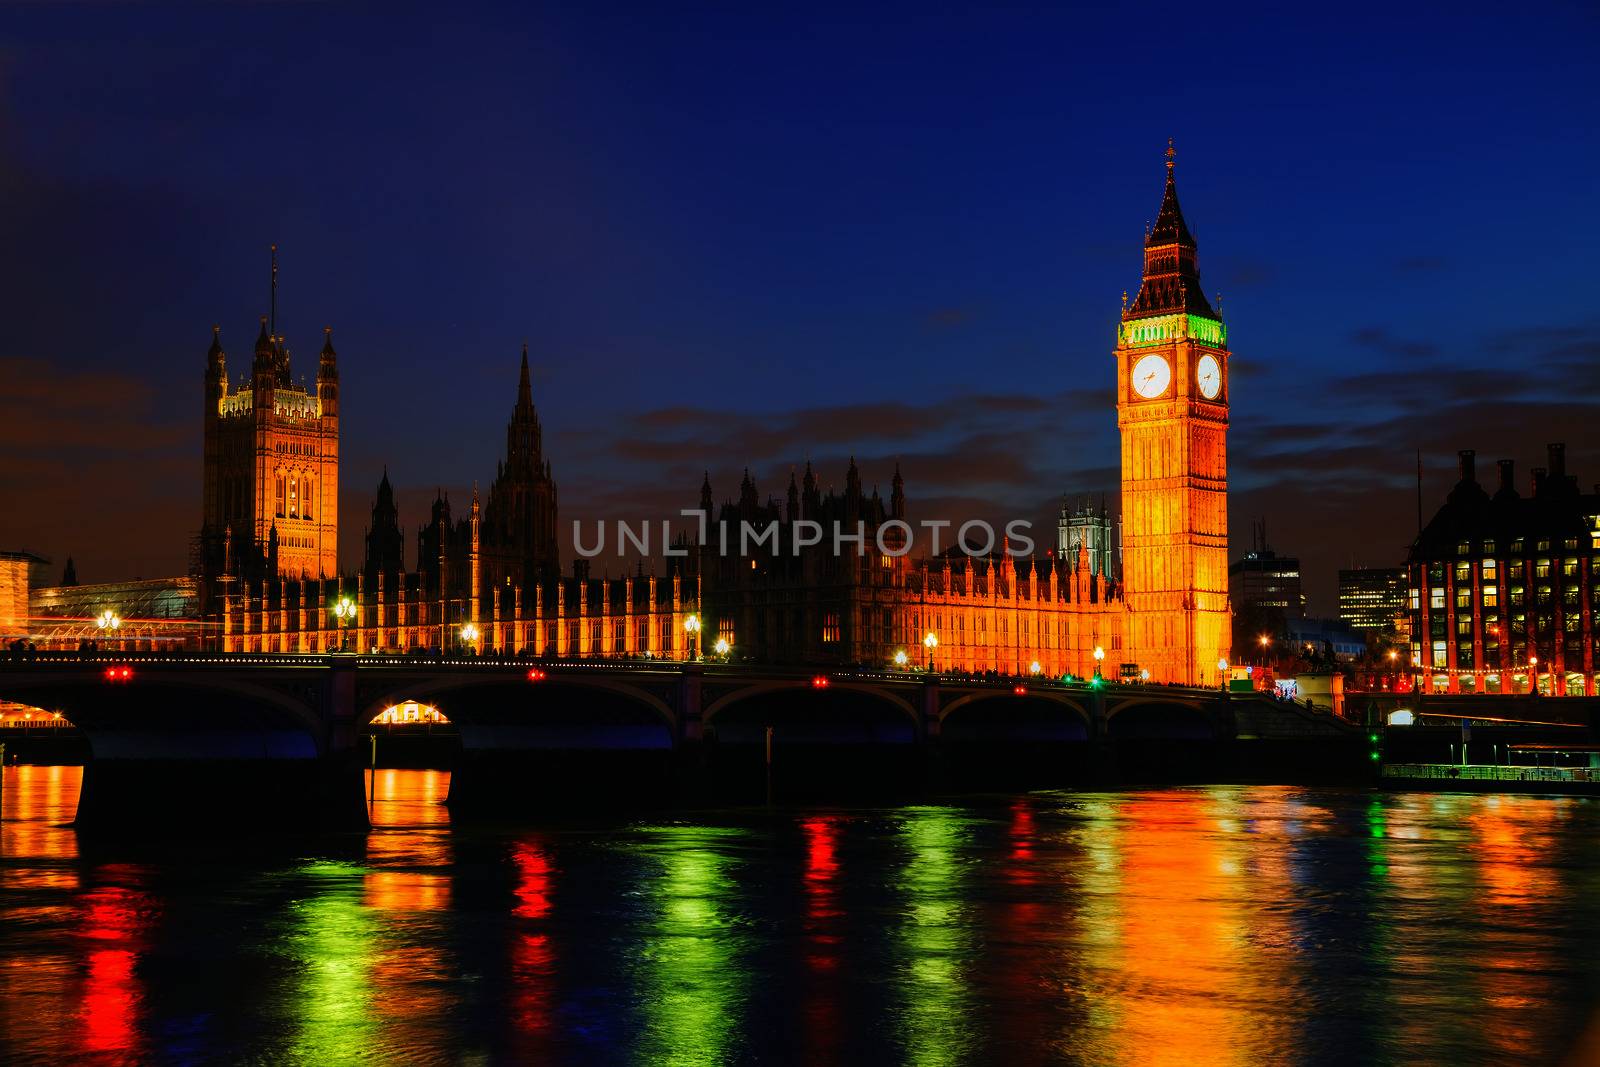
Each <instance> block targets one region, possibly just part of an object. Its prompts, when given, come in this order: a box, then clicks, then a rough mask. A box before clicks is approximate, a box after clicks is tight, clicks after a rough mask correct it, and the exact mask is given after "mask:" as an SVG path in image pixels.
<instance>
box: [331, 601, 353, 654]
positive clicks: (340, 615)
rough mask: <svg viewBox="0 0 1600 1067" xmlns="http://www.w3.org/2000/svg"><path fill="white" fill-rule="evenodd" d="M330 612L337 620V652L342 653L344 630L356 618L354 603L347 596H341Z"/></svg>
mask: <svg viewBox="0 0 1600 1067" xmlns="http://www.w3.org/2000/svg"><path fill="white" fill-rule="evenodd" d="M332 610H333V617H334V618H335V619H338V620H339V651H340V652H343V651H344V645H345V636H344V633H345V630H344V628H345V627H346V626H348V625H350V623H351V622H352V621H353V620H354V619H355V617H356V605H355V601H353V600H351V599H350V598H349V597H347V596H342V597H340V598H339V599H338V600H337V601H336V602H335V603H334V605H333V609H332Z"/></svg>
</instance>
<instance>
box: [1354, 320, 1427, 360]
mask: <svg viewBox="0 0 1600 1067" xmlns="http://www.w3.org/2000/svg"><path fill="white" fill-rule="evenodd" d="M1350 339H1351V340H1352V341H1354V342H1355V343H1356V344H1358V345H1360V346H1361V347H1363V348H1370V349H1372V350H1373V351H1375V352H1382V353H1383V354H1384V355H1388V356H1403V357H1406V358H1408V359H1417V358H1427V357H1429V356H1433V355H1436V354H1437V353H1438V351H1439V348H1438V346H1437V345H1435V344H1433V343H1432V342H1431V341H1408V340H1406V339H1404V338H1399V337H1394V336H1393V335H1391V334H1390V333H1389V332H1388V331H1387V330H1385V329H1384V328H1383V327H1381V326H1366V327H1363V328H1362V329H1359V330H1357V331H1356V332H1355V333H1353V334H1351V335H1350Z"/></svg>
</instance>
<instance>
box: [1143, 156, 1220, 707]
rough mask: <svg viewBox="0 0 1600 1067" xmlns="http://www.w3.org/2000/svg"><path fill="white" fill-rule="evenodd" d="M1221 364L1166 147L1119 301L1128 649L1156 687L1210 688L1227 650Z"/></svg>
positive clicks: (1216, 323) (1215, 316) (1214, 322)
mask: <svg viewBox="0 0 1600 1067" xmlns="http://www.w3.org/2000/svg"><path fill="white" fill-rule="evenodd" d="M1228 358H1229V353H1228V334H1227V327H1226V326H1225V325H1224V324H1223V322H1222V317H1221V315H1220V314H1219V313H1218V312H1216V311H1214V310H1213V309H1212V307H1211V304H1210V302H1209V301H1207V300H1206V297H1205V293H1204V292H1203V291H1202V290H1201V288H1200V274H1199V269H1198V267H1197V265H1196V246H1195V240H1194V236H1193V235H1192V234H1191V233H1190V232H1189V227H1188V225H1187V224H1186V223H1185V222H1184V218H1183V212H1182V211H1181V210H1180V208H1179V206H1178V190H1177V185H1176V182H1175V178H1174V175H1173V151H1172V149H1171V147H1170V146H1169V147H1168V149H1167V185H1166V191H1165V194H1164V195H1163V197H1162V200H1161V211H1160V214H1159V215H1158V216H1157V217H1156V223H1155V226H1154V227H1153V228H1152V229H1151V231H1150V233H1149V234H1148V236H1146V238H1145V250H1144V278H1143V280H1142V282H1141V283H1140V286H1139V292H1138V295H1137V296H1135V298H1134V300H1133V302H1132V303H1127V302H1126V298H1124V306H1123V309H1122V322H1121V324H1120V325H1119V327H1118V331H1117V346H1116V360H1117V427H1118V429H1119V430H1120V431H1121V435H1122V534H1123V543H1122V567H1123V582H1124V584H1125V587H1126V590H1127V591H1126V593H1125V596H1126V600H1127V641H1128V644H1129V646H1130V647H1131V648H1132V649H1133V650H1134V658H1135V659H1136V660H1137V661H1138V663H1139V664H1140V666H1141V667H1143V668H1145V669H1148V670H1149V671H1150V674H1151V677H1152V679H1153V680H1155V681H1157V682H1175V683H1181V684H1188V685H1206V684H1216V683H1217V682H1219V681H1220V678H1221V671H1220V670H1219V667H1218V663H1219V661H1220V660H1222V659H1223V658H1225V657H1226V656H1227V654H1228V649H1229V644H1230V642H1231V634H1232V618H1231V614H1230V610H1229V603H1228V449H1227V437H1228V389H1229V380H1228Z"/></svg>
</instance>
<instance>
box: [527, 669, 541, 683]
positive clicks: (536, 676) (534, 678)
mask: <svg viewBox="0 0 1600 1067" xmlns="http://www.w3.org/2000/svg"><path fill="white" fill-rule="evenodd" d="M528 681H530V682H542V681H544V671H541V670H540V669H539V668H538V667H534V668H532V669H531V670H529V671H528Z"/></svg>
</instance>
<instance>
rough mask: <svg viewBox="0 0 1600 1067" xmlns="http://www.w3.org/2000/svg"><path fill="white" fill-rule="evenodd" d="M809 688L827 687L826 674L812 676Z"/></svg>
mask: <svg viewBox="0 0 1600 1067" xmlns="http://www.w3.org/2000/svg"><path fill="white" fill-rule="evenodd" d="M811 688H813V689H826V688H828V676H827V675H826V674H819V675H817V676H816V677H814V678H812V679H811Z"/></svg>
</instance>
